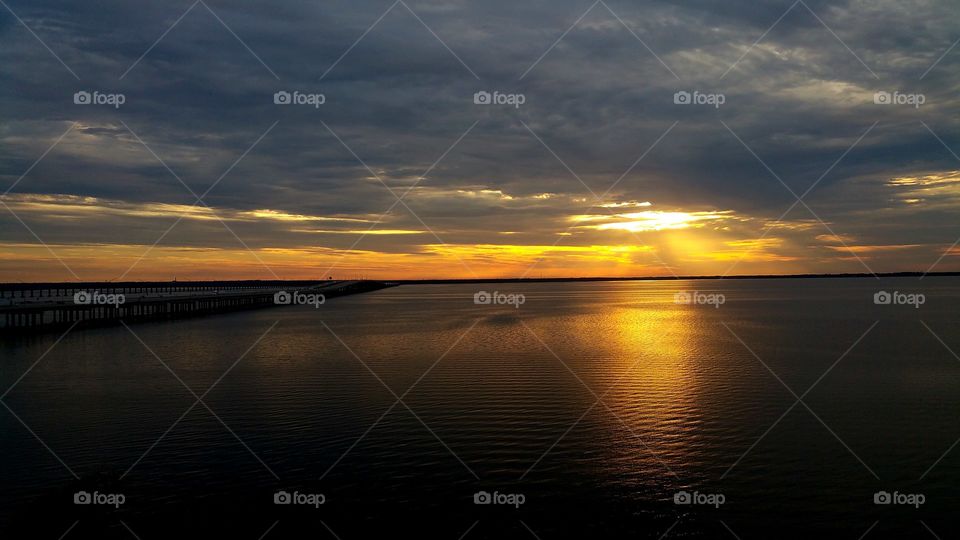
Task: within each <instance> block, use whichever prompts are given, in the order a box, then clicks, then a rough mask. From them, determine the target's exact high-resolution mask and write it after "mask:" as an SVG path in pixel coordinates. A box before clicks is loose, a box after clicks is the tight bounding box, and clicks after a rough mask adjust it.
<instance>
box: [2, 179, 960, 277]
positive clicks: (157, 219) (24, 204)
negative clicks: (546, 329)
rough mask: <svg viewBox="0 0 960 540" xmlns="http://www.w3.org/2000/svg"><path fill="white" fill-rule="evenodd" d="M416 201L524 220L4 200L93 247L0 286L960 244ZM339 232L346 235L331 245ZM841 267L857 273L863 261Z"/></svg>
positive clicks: (542, 270) (585, 269)
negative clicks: (86, 234)
mask: <svg viewBox="0 0 960 540" xmlns="http://www.w3.org/2000/svg"><path fill="white" fill-rule="evenodd" d="M884 185H885V186H886V187H887V188H889V189H892V190H896V192H897V195H896V198H895V199H894V200H897V201H900V202H903V203H906V204H909V205H913V206H916V205H919V204H920V203H921V202H922V203H923V204H924V205H929V204H931V203H930V201H932V200H940V201H942V200H944V199H947V198H950V197H956V198H958V199H960V171H947V172H940V173H931V174H922V175H915V176H902V177H897V178H892V179H889V180H888V181H886V182H885V184H884ZM413 195H418V196H422V197H423V200H422V201H421V202H431V201H432V202H434V203H437V202H439V203H440V204H441V205H442V204H446V202H447V201H472V204H483V205H493V206H492V207H495V208H498V209H499V210H498V211H499V212H503V215H505V216H506V215H508V214H506V212H508V211H511V210H512V209H519V210H520V213H519V214H513V215H517V216H518V219H517V220H516V221H514V220H510V221H502V220H500V219H494V220H488V221H486V222H483V221H478V224H479V227H478V228H477V229H476V230H474V229H473V228H471V227H467V226H464V225H462V224H459V223H460V222H458V225H457V227H456V228H454V229H449V228H447V229H445V228H443V227H441V226H440V225H441V224H440V223H431V225H432V227H431V228H430V229H428V228H426V227H424V226H421V225H422V223H419V222H418V221H417V220H413V219H410V218H409V216H402V215H401V216H399V217H397V216H396V215H391V216H379V215H368V214H332V215H320V214H305V213H295V212H287V211H285V210H282V209H277V208H257V209H254V210H247V209H233V208H221V207H218V208H213V209H211V208H207V207H206V206H203V205H196V206H194V205H190V204H176V203H164V202H130V201H123V200H115V199H107V198H98V197H89V196H77V195H63V194H10V195H6V196H3V201H4V203H5V204H6V205H7V206H8V207H9V208H10V210H11V211H12V212H14V213H15V214H16V215H17V216H18V217H19V216H23V219H24V223H32V224H34V225H35V226H36V225H37V224H43V225H44V226H47V227H51V228H54V230H56V227H60V230H61V231H68V232H69V231H74V230H76V231H81V230H86V229H84V227H89V228H90V230H92V231H93V232H95V233H97V234H96V235H95V236H94V237H95V238H99V239H100V241H99V242H86V243H76V242H75V243H71V242H68V241H61V242H59V243H48V244H47V245H46V246H44V245H43V244H42V243H32V241H31V238H30V237H29V236H26V233H24V236H23V238H24V241H22V242H12V241H5V242H0V261H2V262H0V281H18V280H25V279H29V280H50V281H63V280H72V279H73V278H72V275H71V274H69V273H68V272H67V271H66V268H65V265H66V266H67V267H69V268H70V269H72V270H74V271H75V272H76V273H77V275H78V276H80V277H81V279H88V280H94V279H115V278H118V277H120V276H123V277H124V279H172V277H174V276H177V277H179V278H180V279H191V278H193V279H215V278H221V277H222V278H235V279H240V278H260V279H272V278H275V277H277V276H279V277H282V278H289V279H295V278H315V277H319V276H321V275H327V274H330V273H333V274H336V275H364V276H366V277H370V278H382V279H391V278H393V279H399V278H481V277H490V278H500V277H518V276H523V277H540V276H544V277H586V276H620V277H626V276H643V275H650V276H657V275H675V274H681V275H683V274H686V275H713V274H723V273H725V272H727V271H728V270H729V269H730V268H731V266H732V265H738V267H739V268H740V269H741V270H742V271H741V272H740V273H758V274H762V273H803V272H816V271H821V272H823V271H836V267H835V266H830V265H833V264H836V262H837V261H841V262H842V263H844V264H847V263H852V261H855V260H856V259H857V258H861V259H866V260H877V259H883V258H890V257H896V256H897V254H898V253H910V254H919V255H922V256H926V257H928V258H929V259H930V260H931V261H933V260H936V259H937V257H940V256H942V255H943V256H950V257H953V256H957V255H960V249H957V248H954V249H951V248H950V246H949V245H947V244H943V245H941V244H913V243H911V244H873V243H869V242H864V241H863V240H862V239H860V238H859V237H858V236H857V235H856V234H852V233H848V232H844V233H830V232H828V231H827V230H826V229H825V228H824V227H823V225H822V224H821V223H820V222H818V221H817V220H815V219H812V218H810V217H798V218H796V219H793V220H781V221H771V220H770V219H769V218H760V217H756V216H750V215H745V214H739V213H737V212H734V211H732V210H726V209H702V208H701V209H696V210H684V209H680V208H675V207H674V208H668V207H660V206H659V205H657V204H655V203H653V202H650V201H646V200H630V201H613V202H608V203H604V204H602V205H599V206H596V207H592V208H591V206H592V201H590V200H588V199H586V198H579V197H569V196H564V195H558V194H555V193H548V192H543V193H535V194H529V195H511V194H509V193H505V192H503V191H501V190H494V189H480V188H478V189H461V190H449V189H448V190H443V189H425V190H422V191H415V192H414V193H413ZM413 195H411V196H413ZM529 208H540V209H548V210H550V211H549V212H546V213H544V214H543V215H545V216H551V217H549V218H545V219H541V220H537V219H530V218H527V217H526V212H525V210H526V209H529ZM899 208H905V206H900V207H899ZM585 209H586V212H585ZM591 209H592V210H594V211H592V212H591ZM600 209H603V211H600ZM558 215H559V216H560V217H559V218H558V217H556V216H558ZM8 217H9V216H8ZM458 219H459V218H458ZM132 220H136V221H132ZM221 220H222V221H223V222H224V223H225V224H226V223H229V224H230V225H228V226H227V227H229V228H230V231H228V230H227V229H226V228H221V226H220V224H219V223H215V222H217V221H221ZM174 221H177V222H178V223H179V225H178V230H177V231H176V233H180V235H181V236H180V237H179V238H175V237H176V233H174V234H171V235H170V236H169V237H167V238H166V241H164V242H161V243H160V244H159V245H156V246H154V247H151V242H152V240H153V238H146V239H145V240H144V241H143V242H140V243H134V242H129V243H123V242H116V243H113V242H114V241H115V240H116V238H117V235H116V231H117V230H124V229H125V228H129V229H131V230H136V229H139V230H152V229H153V228H156V230H157V235H159V234H160V233H162V232H163V230H165V229H166V228H167V227H169V226H170V224H171V223H173V222H174ZM181 221H182V223H181ZM441 223H443V222H441ZM446 223H451V222H450V221H447V222H446ZM318 225H322V226H318ZM501 225H502V228H501ZM233 227H238V229H237V231H238V232H237V233H236V236H239V237H242V238H244V240H247V239H248V238H249V237H251V236H254V235H256V237H257V238H256V240H257V241H256V242H249V243H248V242H234V241H233V240H236V237H234V236H233V235H232V234H230V233H232V232H234V231H233ZM491 227H497V229H493V230H491ZM179 229H186V230H184V231H180V230H179ZM251 231H253V232H251ZM19 232H24V231H19ZM78 234H79V233H78ZM44 235H45V236H46V234H44ZM458 235H459V236H458ZM65 236H66V234H65V233H61V234H60V235H59V237H60V238H63V237H65ZM146 236H147V237H149V236H150V234H147V235H146ZM342 237H346V238H345V239H343V240H336V239H337V238H342ZM350 237H355V238H350ZM438 237H440V238H438ZM465 237H466V238H467V239H469V241H465V240H464V238H465ZM441 238H442V239H441ZM168 242H169V245H167V243H168ZM185 242H188V244H186V245H185ZM249 246H253V247H249ZM248 247H249V249H248ZM48 248H49V249H48ZM948 262H949V259H948ZM130 268H132V270H130V271H129V272H127V270H128V269H130ZM843 268H844V269H845V271H854V272H857V271H863V268H862V266H859V264H856V265H853V264H848V265H847V266H844V267H843ZM895 269H896V270H900V269H902V268H895ZM878 271H881V270H878Z"/></svg>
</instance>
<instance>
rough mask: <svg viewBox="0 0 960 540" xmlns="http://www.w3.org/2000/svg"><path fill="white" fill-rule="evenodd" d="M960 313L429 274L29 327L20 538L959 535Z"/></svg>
mask: <svg viewBox="0 0 960 540" xmlns="http://www.w3.org/2000/svg"><path fill="white" fill-rule="evenodd" d="M481 291H484V292H486V293H490V298H492V301H491V302H490V303H480V304H477V303H475V294H477V293H479V292H481ZM879 291H887V292H888V293H891V298H892V301H891V303H889V304H882V303H881V304H877V303H875V299H874V295H875V294H876V293H878V292H879ZM493 293H498V294H493ZM678 293H679V294H680V296H679V297H678V296H677V295H678ZM894 293H896V294H894ZM511 295H514V296H511ZM520 295H522V296H520ZM911 295H913V296H911ZM920 295H922V296H920ZM484 298H485V297H484V296H483V295H481V300H483V299H484ZM678 299H679V300H680V303H678V302H677V300H678ZM686 300H690V303H683V302H684V301H686ZM921 301H922V303H921ZM500 302H504V303H500ZM958 305H960V280H958V279H951V278H943V277H928V278H926V279H923V280H922V281H920V280H918V279H916V278H904V279H884V280H882V281H878V280H876V279H872V278H864V279H810V280H737V281H729V280H728V281H683V282H605V283H541V284H478V285H417V286H409V285H408V286H401V287H396V288H391V289H387V290H382V291H378V292H375V293H370V294H364V295H359V296H352V297H344V298H338V299H331V300H329V301H327V302H326V303H325V304H324V305H322V306H320V307H319V308H314V307H313V306H306V307H304V306H290V307H283V308H274V309H265V310H258V311H247V312H241V313H234V314H228V315H222V316H215V317H206V318H197V319H188V320H179V321H173V322H164V323H145V324H137V325H133V326H131V327H130V329H127V328H124V327H122V326H120V327H112V328H99V329H89V330H82V331H74V332H71V333H69V334H68V335H66V336H65V337H63V338H62V340H61V341H59V343H56V344H55V342H56V340H57V338H58V337H60V336H58V335H55V334H54V335H43V336H34V337H14V338H11V337H6V338H4V341H3V342H2V348H0V351H2V353H0V354H2V363H0V373H2V383H3V384H2V389H0V390H3V391H6V389H7V388H10V390H9V392H8V393H7V394H5V395H4V397H3V399H2V403H3V404H5V405H6V409H0V455H2V463H3V465H2V467H0V523H2V525H0V530H6V531H9V532H8V534H5V535H3V537H4V538H59V537H60V536H61V535H63V534H64V533H65V532H67V531H68V530H69V533H67V535H66V536H64V537H63V538H66V539H69V538H134V537H137V538H140V539H142V540H149V539H151V538H169V537H173V535H176V536H177V537H184V538H190V537H197V535H198V534H201V533H202V534H213V535H214V536H212V537H216V538H250V539H253V540H256V539H258V538H264V539H267V540H269V539H271V538H277V539H279V538H302V537H305V536H309V537H311V538H341V539H343V540H349V539H351V538H358V539H359V538H370V537H373V536H375V535H376V536H383V535H385V534H390V535H400V536H401V537H423V538H450V539H454V540H456V539H458V538H463V539H465V540H469V539H473V538H477V539H479V538H530V539H533V538H539V539H541V540H550V539H554V538H568V537H585V538H590V537H596V538H614V537H617V538H620V537H628V536H629V537H634V538H661V537H662V538H742V539H744V540H746V539H748V538H785V537H798V538H820V537H830V538H850V539H852V540H856V539H858V538H861V537H862V536H863V535H864V534H865V533H866V536H865V538H914V537H915V538H934V536H931V533H933V534H935V535H936V537H939V538H950V537H955V536H956V535H957V533H958V530H960V529H958V525H957V520H956V519H955V518H954V516H955V515H956V507H957V503H958V501H960V497H958V495H960V493H958V490H960V448H956V449H954V450H953V451H950V452H948V450H949V449H951V447H952V446H953V445H954V444H955V443H956V442H957V440H958V438H960V414H958V413H960V358H957V357H956V356H955V355H954V354H953V352H951V351H950V349H953V351H957V352H960V326H958V323H960V311H958V309H957V307H958ZM51 347H52V348H51ZM38 360H39V361H38ZM34 364H35V365H34ZM31 366H33V367H32V369H30V368H31ZM21 377H22V378H21ZM11 385H13V386H12V388H11ZM198 398H199V399H198ZM958 447H960V445H958ZM78 492H85V493H88V494H89V496H90V498H91V500H93V502H94V504H74V498H75V497H76V496H77V495H76V494H77V493H78ZM284 493H286V494H287V495H284ZM884 493H886V494H888V495H884ZM81 496H82V495H81ZM119 496H122V504H119V506H117V503H118V501H120V500H121V499H120V497H119ZM277 498H279V501H275V499H277ZM878 498H879V499H878ZM287 501H292V504H276V502H287ZM887 501H889V502H890V504H877V502H880V503H884V502H887ZM81 502H82V501H81ZM98 502H100V503H113V505H112V506H111V505H110V504H97V503H98ZM321 502H322V504H319V503H321ZM677 502H680V503H687V502H689V504H677ZM477 503H488V504H477ZM71 527H72V528H71ZM268 531H269V532H268ZM868 531H869V532H868Z"/></svg>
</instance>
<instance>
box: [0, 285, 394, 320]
mask: <svg viewBox="0 0 960 540" xmlns="http://www.w3.org/2000/svg"><path fill="white" fill-rule="evenodd" d="M389 286H391V285H389V284H387V283H384V282H380V281H283V280H276V281H181V282H125V283H115V282H89V283H6V284H0V325H2V326H0V332H31V331H45V330H52V329H57V328H63V327H69V326H71V325H74V324H77V325H83V326H99V325H111V324H120V322H121V321H122V322H128V323H132V322H139V321H144V320H160V319H173V318H182V317H194V316H199V315H207V314H213V313H223V312H228V311H238V310H245V309H256V308H266V307H274V306H283V305H289V303H290V302H291V301H293V302H295V301H296V298H295V297H294V296H293V295H294V293H299V294H300V295H301V296H302V295H312V296H310V297H311V298H314V299H316V298H323V299H326V298H333V297H336V296H344V295H348V294H357V293H362V292H369V291H375V290H379V289H383V288H385V287H389ZM278 295H279V296H278ZM319 295H322V297H321V296H319ZM291 299H292V300H291ZM284 300H287V301H286V302H285V301H284Z"/></svg>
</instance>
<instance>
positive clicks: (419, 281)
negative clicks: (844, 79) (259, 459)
mask: <svg viewBox="0 0 960 540" xmlns="http://www.w3.org/2000/svg"><path fill="white" fill-rule="evenodd" d="M957 276H960V272H930V273H925V272H887V273H877V274H865V273H860V274H757V275H737V276H719V275H718V276H638V277H581V278H575V277H568V278H465V279H401V280H386V281H387V282H389V283H397V284H399V285H443V284H456V283H562V282H576V281H686V280H710V279H712V280H727V279H730V280H733V279H837V278H891V277H894V278H897V277H915V278H920V277H957Z"/></svg>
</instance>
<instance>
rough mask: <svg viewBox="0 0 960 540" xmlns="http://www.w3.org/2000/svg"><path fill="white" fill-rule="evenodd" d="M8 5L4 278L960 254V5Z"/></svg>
mask: <svg viewBox="0 0 960 540" xmlns="http://www.w3.org/2000/svg"><path fill="white" fill-rule="evenodd" d="M9 6H10V9H11V10H12V11H6V12H5V13H2V14H0V17H2V18H0V44H2V47H0V60H2V65H3V66H4V67H3V69H2V71H0V77H2V79H3V81H2V84H0V110H2V112H3V114H2V115H0V140H2V145H0V148H2V149H0V177H2V178H0V180H2V184H0V189H3V190H4V191H7V190H8V188H12V189H9V192H8V193H7V194H6V195H5V196H4V197H3V198H2V201H3V202H4V204H5V205H6V207H7V208H0V211H2V212H0V252H2V253H4V257H3V262H2V263H0V278H2V279H5V280H20V279H40V278H43V279H57V280H59V279H73V278H75V277H81V278H83V279H95V278H96V279H100V278H116V277H120V276H124V277H125V278H126V279H132V278H169V277H172V275H174V274H176V275H180V276H193V277H215V276H217V275H219V274H229V275H231V276H236V277H272V276H273V275H279V276H281V277H290V278H294V277H308V276H318V275H323V274H328V273H333V274H339V275H367V276H378V277H395V278H401V277H444V276H451V277H456V276H461V277H473V276H474V275H482V276H496V277H506V276H518V275H529V276H536V275H579V276H582V275H646V274H657V275H668V274H673V273H676V274H722V273H726V272H730V273H733V274H737V273H792V272H831V271H832V272H843V271H849V272H866V271H876V272H881V271H899V270H920V271H923V270H926V269H927V268H928V267H930V266H931V265H933V264H934V262H935V261H937V260H938V259H940V257H941V256H942V255H944V254H945V253H946V254H947V255H946V256H945V257H943V259H942V260H941V261H940V262H939V263H938V265H937V267H936V269H938V270H956V269H958V268H960V264H958V263H957V259H956V257H955V256H954V255H955V254H956V253H957V250H956V249H955V248H954V249H953V250H952V251H951V250H950V248H951V247H952V246H953V244H954V241H955V240H956V239H957V237H958V236H960V229H958V228H957V227H956V223H957V222H958V221H957V219H956V217H957V208H958V207H957V204H958V202H960V201H957V198H958V196H960V173H958V172H957V171H958V170H960V158H958V156H957V155H956V154H955V152H956V150H953V149H954V148H956V149H960V137H958V135H960V132H958V124H957V114H956V112H957V110H958V109H957V107H958V104H960V99H958V97H957V96H958V94H957V92H958V89H960V88H958V86H960V79H958V73H960V71H958V69H957V66H958V64H960V50H956V49H951V47H952V45H955V44H956V41H957V40H958V39H960V34H958V33H957V30H956V29H957V28H958V27H960V25H958V23H960V12H958V11H957V10H956V9H955V6H952V5H951V3H950V2H946V1H944V2H938V1H913V2H909V1H908V2H893V1H889V2H885V1H882V2H877V1H871V2H865V1H864V2H859V1H849V2H839V3H838V2H821V1H814V0H809V1H804V2H796V3H794V4H792V5H791V4H790V3H789V2H781V1H777V2H774V1H769V2H757V1H746V0H744V1H731V2H724V3H722V4H717V3H715V2H706V1H703V2H701V1H693V2H685V3H683V4H682V5H677V4H675V3H672V2H659V1H647V2H639V3H638V2H623V1H618V0H611V1H604V2H596V3H593V4H591V3H589V2H579V1H578V2H574V1H565V0H564V1H550V2H546V1H540V2H519V3H518V2H501V1H492V2H470V3H468V2H461V1H445V2H440V1H406V2H391V1H389V0H388V1H382V2H380V1H378V2H347V1H342V2H323V3H319V4H318V3H308V2H300V1H279V2H246V3H243V4H242V5H241V4H236V3H228V2H220V1H215V0H208V1H205V2H196V3H193V2H191V1H186V2H174V3H170V2H149V3H134V4H131V3H129V2H120V1H106V2H98V3H82V4H76V3H72V2H70V3H68V2H57V1H50V2H43V3H40V4H36V3H27V2H10V3H9ZM48 47H49V50H48ZM61 62H62V63H61ZM81 91H85V92H88V93H89V94H90V95H91V100H93V101H96V99H97V97H98V96H99V98H100V99H101V101H109V97H104V96H110V95H116V94H122V95H123V100H124V102H123V103H122V105H119V106H113V105H111V104H109V103H104V104H97V103H91V104H77V103H75V93H76V92H81ZM277 92H287V93H288V94H289V95H290V96H291V99H292V100H294V101H296V100H297V97H298V96H299V98H300V101H302V102H303V103H302V104H297V103H291V104H277V103H275V94H276V93H277ZM478 92H487V93H489V94H490V96H491V99H492V100H494V101H496V99H497V97H498V96H499V97H500V100H501V101H502V103H483V102H482V101H483V100H484V99H485V98H484V97H482V96H481V97H477V96H475V94H477V93H478ZM320 94H322V96H323V97H322V103H320V100H318V99H316V98H313V99H312V100H311V98H309V96H315V95H320ZM518 95H520V96H522V104H518V100H517V99H516V98H511V97H510V96H518ZM278 99H280V100H281V101H282V100H283V99H285V98H284V97H280V98H278ZM511 99H512V101H511ZM477 100H480V101H481V103H479V104H478V103H476V102H475V101H477ZM114 101H115V100H114ZM920 101H922V103H919V102H920ZM61 137H62V138H61ZM51 146H53V148H52V150H51V149H50V148H51ZM39 158H42V159H40V160H39V161H37V160H38V159H39ZM25 172H26V174H24V173H25ZM200 196H202V201H201V202H198V200H197V199H198V197H200ZM398 198H400V199H401V200H400V201H399V202H398ZM798 198H802V202H798V201H797V199H798ZM788 210H789V212H788ZM158 239H160V240H159V241H158ZM44 244H45V245H46V246H44ZM58 259H59V260H58ZM131 266H132V268H131ZM71 270H72V272H71Z"/></svg>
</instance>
